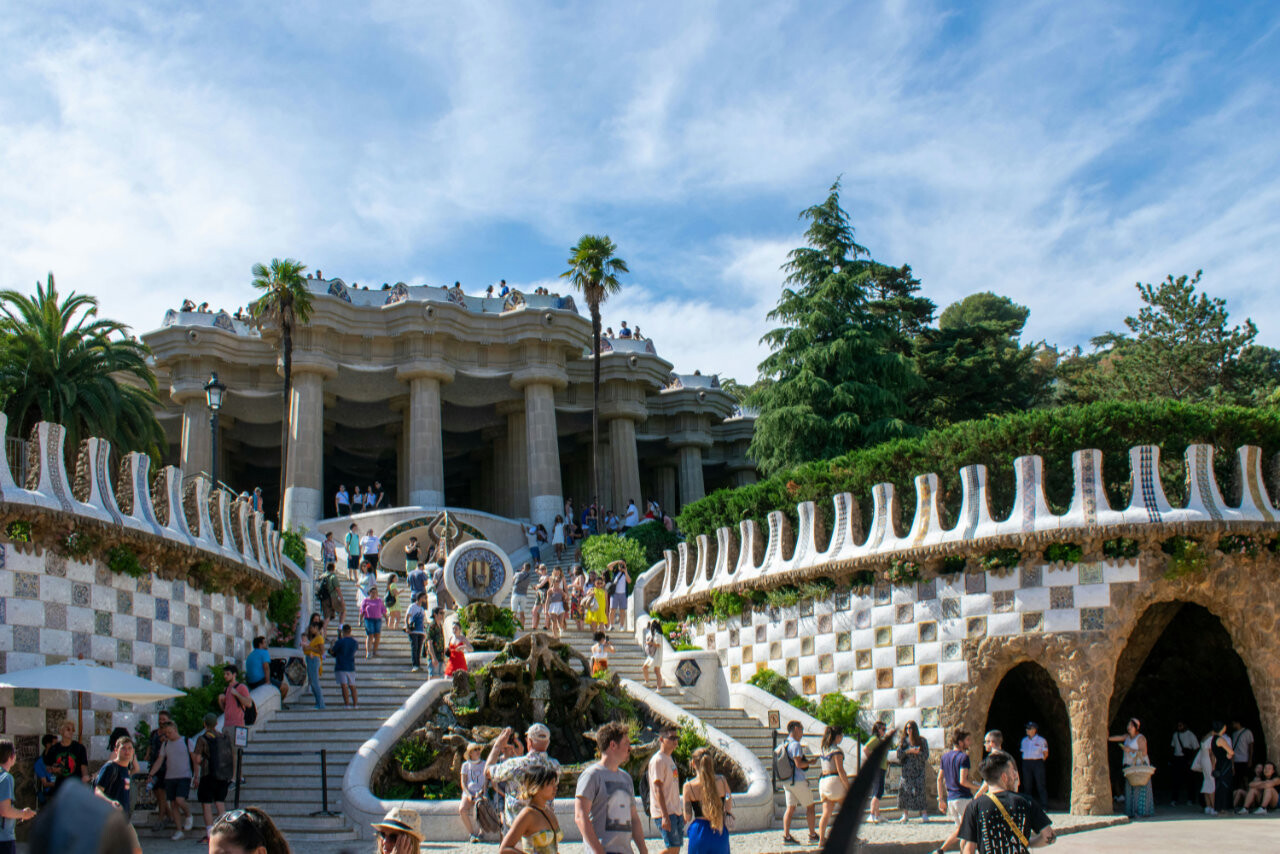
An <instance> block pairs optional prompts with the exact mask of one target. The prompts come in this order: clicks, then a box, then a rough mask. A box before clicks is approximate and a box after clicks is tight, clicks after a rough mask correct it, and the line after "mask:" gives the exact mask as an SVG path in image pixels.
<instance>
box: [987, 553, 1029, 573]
mask: <svg viewBox="0 0 1280 854" xmlns="http://www.w3.org/2000/svg"><path fill="white" fill-rule="evenodd" d="M1020 560H1022V553H1021V552H1019V551H1018V550H1017V549H992V550H991V551H989V552H987V553H986V554H985V555H983V556H982V568H983V569H987V570H992V569H1010V568H1012V567H1015V566H1017V565H1018V561H1020Z"/></svg>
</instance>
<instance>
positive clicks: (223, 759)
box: [200, 710, 257, 782]
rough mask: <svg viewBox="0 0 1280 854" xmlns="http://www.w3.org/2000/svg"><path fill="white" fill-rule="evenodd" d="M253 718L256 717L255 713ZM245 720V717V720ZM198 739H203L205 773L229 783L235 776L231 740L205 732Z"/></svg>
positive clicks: (223, 734)
mask: <svg viewBox="0 0 1280 854" xmlns="http://www.w3.org/2000/svg"><path fill="white" fill-rule="evenodd" d="M246 711H247V710H246ZM254 717H255V718H256V717H257V712H256V711H255V712H254ZM247 718H248V716H247V715H246V720H247ZM200 737H201V738H202V739H204V760H205V768H206V769H207V772H206V773H209V774H212V775H213V776H215V777H217V778H218V779H219V780H225V781H228V782H229V781H230V780H231V778H232V776H233V775H234V774H235V749H234V748H233V746H232V744H231V738H230V737H229V736H227V735H226V734H225V733H221V732H213V733H210V732H206V733H205V734H204V735H202V736H200Z"/></svg>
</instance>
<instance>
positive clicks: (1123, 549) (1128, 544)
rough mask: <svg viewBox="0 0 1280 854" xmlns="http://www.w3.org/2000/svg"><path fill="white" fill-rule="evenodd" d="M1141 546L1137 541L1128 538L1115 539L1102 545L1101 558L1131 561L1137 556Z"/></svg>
mask: <svg viewBox="0 0 1280 854" xmlns="http://www.w3.org/2000/svg"><path fill="white" fill-rule="evenodd" d="M1139 551H1141V546H1139V545H1138V541H1137V540H1131V539H1129V538H1128V537H1115V538H1113V539H1110V540H1106V541H1104V542H1103V544H1102V556H1103V557H1109V558H1111V559H1113V560H1132V559H1133V558H1135V557H1137V556H1138V552H1139Z"/></svg>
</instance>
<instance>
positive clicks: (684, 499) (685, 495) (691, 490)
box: [679, 445, 707, 507]
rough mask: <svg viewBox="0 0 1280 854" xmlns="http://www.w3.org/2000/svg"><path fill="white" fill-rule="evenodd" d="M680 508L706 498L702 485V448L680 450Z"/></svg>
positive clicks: (695, 446) (690, 446)
mask: <svg viewBox="0 0 1280 854" xmlns="http://www.w3.org/2000/svg"><path fill="white" fill-rule="evenodd" d="M679 469H680V506H681V507H684V506H685V505H687V504H690V503H692V502H694V501H697V500H698V499H699V498H702V497H703V496H705V495H706V494H707V493H706V489H705V487H704V486H703V484H702V448H701V447H700V446H698V445H684V446H682V447H681V448H680V449H679Z"/></svg>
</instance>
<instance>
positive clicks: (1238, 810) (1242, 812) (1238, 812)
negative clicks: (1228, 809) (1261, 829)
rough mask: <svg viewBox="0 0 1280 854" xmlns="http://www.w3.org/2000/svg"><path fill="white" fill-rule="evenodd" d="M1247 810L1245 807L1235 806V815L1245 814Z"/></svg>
mask: <svg viewBox="0 0 1280 854" xmlns="http://www.w3.org/2000/svg"><path fill="white" fill-rule="evenodd" d="M1248 812H1249V811H1248V810H1247V809H1245V808H1244V807H1239V808H1237V809H1236V815H1246V814H1248Z"/></svg>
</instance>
